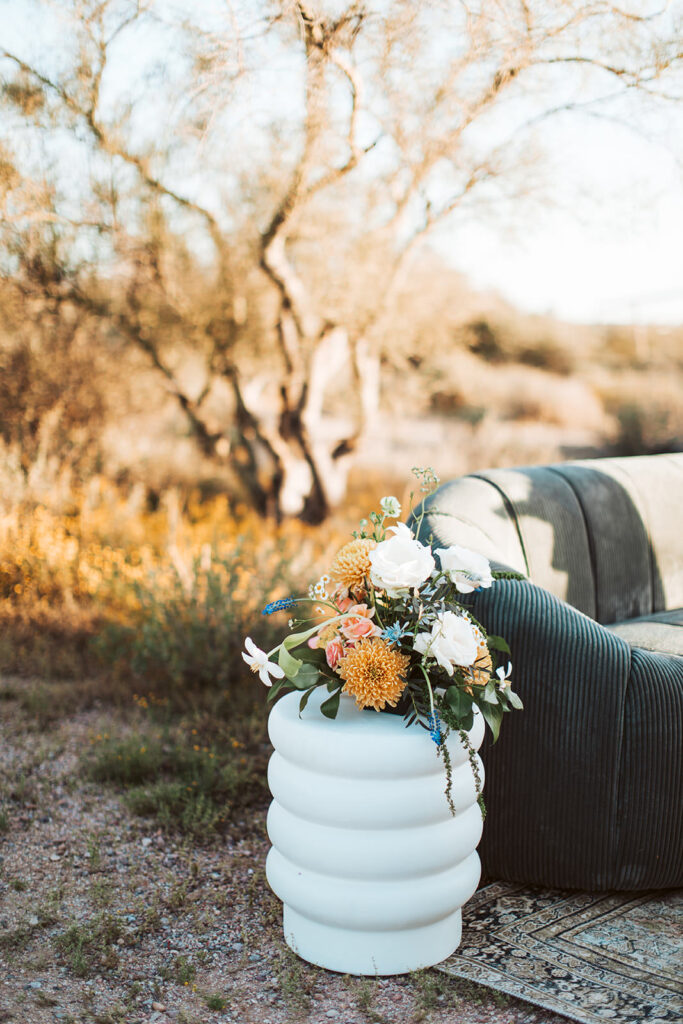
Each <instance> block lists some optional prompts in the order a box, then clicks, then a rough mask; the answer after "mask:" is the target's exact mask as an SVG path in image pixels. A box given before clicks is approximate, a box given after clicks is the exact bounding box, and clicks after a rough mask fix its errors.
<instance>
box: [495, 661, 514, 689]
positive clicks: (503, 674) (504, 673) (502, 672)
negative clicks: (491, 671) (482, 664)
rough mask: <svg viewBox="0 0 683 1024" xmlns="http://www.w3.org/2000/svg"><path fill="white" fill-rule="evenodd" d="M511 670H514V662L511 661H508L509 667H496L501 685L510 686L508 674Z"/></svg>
mask: <svg viewBox="0 0 683 1024" xmlns="http://www.w3.org/2000/svg"><path fill="white" fill-rule="evenodd" d="M511 672H512V662H511V661H508V664H507V668H505V669H504V668H503V666H502V665H500V666H499V667H498V668H497V669H496V675H497V676H498V678H499V680H500V685H501V686H509V685H510V683H509V682H508V676H509V675H510V673H511Z"/></svg>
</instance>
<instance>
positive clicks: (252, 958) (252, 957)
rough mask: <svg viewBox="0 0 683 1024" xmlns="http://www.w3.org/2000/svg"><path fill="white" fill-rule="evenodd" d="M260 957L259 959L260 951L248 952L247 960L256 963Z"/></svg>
mask: <svg viewBox="0 0 683 1024" xmlns="http://www.w3.org/2000/svg"><path fill="white" fill-rule="evenodd" d="M260 959H261V954H260V953H250V954H249V960H250V961H251V963H252V964H256V963H258V962H259V960H260Z"/></svg>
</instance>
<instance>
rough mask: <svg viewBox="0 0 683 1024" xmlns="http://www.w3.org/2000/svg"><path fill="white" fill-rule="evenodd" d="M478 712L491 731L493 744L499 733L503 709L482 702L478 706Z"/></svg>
mask: <svg viewBox="0 0 683 1024" xmlns="http://www.w3.org/2000/svg"><path fill="white" fill-rule="evenodd" d="M479 710H480V711H481V713H482V715H483V716H484V721H485V722H486V724H487V725H488V727H489V729H490V730H491V735H492V736H493V742H494V743H495V742H496V740H497V739H498V734H499V733H500V723H501V722H502V721H503V714H504V712H503V709H502V707H501V706H500V704H486V703H485V702H482V703H481V704H480V705H479Z"/></svg>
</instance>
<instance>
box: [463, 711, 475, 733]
mask: <svg viewBox="0 0 683 1024" xmlns="http://www.w3.org/2000/svg"><path fill="white" fill-rule="evenodd" d="M473 725H474V708H470V710H469V711H468V712H467V714H466V715H465V717H464V718H462V719H461V720H460V728H461V729H464V730H465V732H469V731H470V729H471V728H472V726H473Z"/></svg>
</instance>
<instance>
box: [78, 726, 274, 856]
mask: <svg viewBox="0 0 683 1024" xmlns="http://www.w3.org/2000/svg"><path fill="white" fill-rule="evenodd" d="M195 738H196V737H194V736H191V737H190V739H192V740H194V739H195ZM84 771H85V773H86V775H87V776H89V777H90V778H91V779H92V780H93V781H96V782H100V783H106V784H110V785H113V786H117V787H120V788H122V789H124V790H125V797H124V799H125V801H126V803H127V805H128V806H129V807H130V809H131V810H132V811H133V813H135V814H138V815H140V816H141V817H145V818H151V819H153V820H154V821H155V822H156V823H158V824H159V825H161V826H162V827H163V828H164V829H166V830H168V831H179V832H182V833H183V834H185V835H188V836H191V837H192V838H193V839H194V840H201V839H202V838H206V837H208V836H210V835H212V834H214V833H216V832H217V831H219V830H220V829H221V828H222V827H223V825H224V824H225V823H226V822H227V821H229V820H230V818H231V817H232V816H233V815H234V814H235V813H236V812H237V811H240V810H243V809H244V808H245V807H247V806H250V805H253V804H256V803H259V802H260V801H262V800H263V799H264V797H265V795H266V783H265V764H264V758H263V756H262V755H261V756H259V755H258V754H256V756H253V755H249V753H248V752H247V751H246V750H245V748H244V746H243V745H242V744H240V743H239V742H238V741H234V742H233V743H230V744H227V749H226V748H225V747H223V748H221V747H208V746H200V745H199V744H198V743H196V742H189V741H188V742H180V741H177V740H176V741H164V740H163V739H162V738H160V737H155V736H149V735H136V736H131V737H128V738H126V739H123V740H104V741H102V742H98V743H97V745H96V746H95V747H94V749H93V751H92V752H91V753H90V754H88V755H87V756H86V758H85V761H84Z"/></svg>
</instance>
